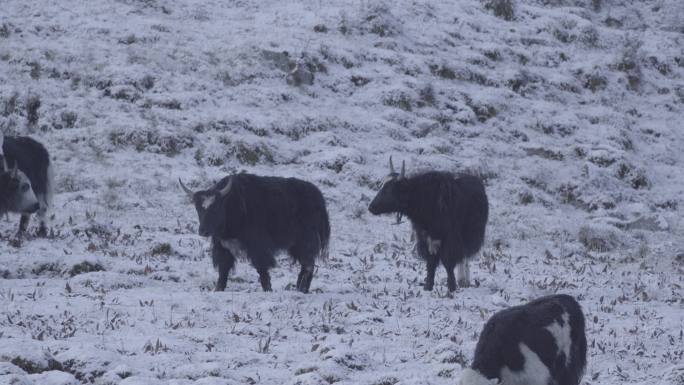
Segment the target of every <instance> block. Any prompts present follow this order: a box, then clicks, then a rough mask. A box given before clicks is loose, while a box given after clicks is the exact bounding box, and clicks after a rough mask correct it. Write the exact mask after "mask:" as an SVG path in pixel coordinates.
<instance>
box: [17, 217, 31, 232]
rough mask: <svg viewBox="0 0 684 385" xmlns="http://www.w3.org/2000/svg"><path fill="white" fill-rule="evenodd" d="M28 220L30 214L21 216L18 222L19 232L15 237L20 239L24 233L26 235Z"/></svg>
mask: <svg viewBox="0 0 684 385" xmlns="http://www.w3.org/2000/svg"><path fill="white" fill-rule="evenodd" d="M30 219H31V214H21V219H20V220H19V232H18V233H17V236H19V237H20V236H22V235H23V234H24V233H26V229H28V225H29V220H30Z"/></svg>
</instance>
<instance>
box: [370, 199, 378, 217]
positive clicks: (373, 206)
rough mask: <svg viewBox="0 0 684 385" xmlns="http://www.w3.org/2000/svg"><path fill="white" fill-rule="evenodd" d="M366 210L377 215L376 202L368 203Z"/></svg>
mask: <svg viewBox="0 0 684 385" xmlns="http://www.w3.org/2000/svg"><path fill="white" fill-rule="evenodd" d="M368 211H370V213H371V214H373V215H378V214H380V211H379V210H378V204H377V203H375V201H373V202H371V203H370V204H369V205H368Z"/></svg>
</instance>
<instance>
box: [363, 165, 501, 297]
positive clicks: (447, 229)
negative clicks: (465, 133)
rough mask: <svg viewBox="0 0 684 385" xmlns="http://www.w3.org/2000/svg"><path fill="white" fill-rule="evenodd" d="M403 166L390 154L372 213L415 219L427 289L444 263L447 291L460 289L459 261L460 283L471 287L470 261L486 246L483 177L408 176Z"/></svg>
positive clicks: (438, 173) (414, 224) (413, 221)
mask: <svg viewBox="0 0 684 385" xmlns="http://www.w3.org/2000/svg"><path fill="white" fill-rule="evenodd" d="M405 170H406V167H405V163H404V162H402V165H401V173H400V174H399V173H396V172H395V171H394V165H393V164H392V158H391V157H390V174H389V176H387V178H385V180H384V183H383V184H382V187H381V188H380V191H379V192H378V194H377V196H376V197H375V199H373V201H372V202H371V203H370V206H368V210H369V211H370V212H371V213H372V214H374V215H379V214H387V213H397V214H398V216H399V217H401V216H402V215H405V216H406V217H408V219H409V220H410V221H411V224H412V225H413V230H414V232H415V235H416V239H417V241H416V249H417V253H418V256H419V257H420V258H422V259H424V260H425V261H426V262H427V277H426V279H425V286H424V288H425V290H432V288H433V286H434V282H435V270H436V269H437V265H438V264H439V262H440V261H441V262H442V265H444V267H445V268H446V271H447V286H448V288H449V291H454V290H456V277H455V276H454V268H455V267H456V265H458V267H459V268H458V282H459V285H461V286H467V285H468V284H469V281H470V277H469V275H470V269H469V267H468V259H470V258H472V257H473V256H474V255H475V254H477V252H478V251H479V250H480V248H481V247H482V243H483V242H484V234H485V226H486V224H487V216H488V215H489V214H488V213H489V204H488V202H487V195H486V193H485V188H484V185H483V184H482V181H481V180H480V178H478V177H475V176H470V175H454V174H451V173H447V172H437V171H430V172H425V173H422V174H418V175H414V176H410V177H407V176H406V175H405Z"/></svg>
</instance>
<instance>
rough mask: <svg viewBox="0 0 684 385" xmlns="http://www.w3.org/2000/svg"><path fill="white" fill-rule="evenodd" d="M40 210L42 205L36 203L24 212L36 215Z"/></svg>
mask: <svg viewBox="0 0 684 385" xmlns="http://www.w3.org/2000/svg"><path fill="white" fill-rule="evenodd" d="M38 210H40V203H35V204H34V205H32V206H31V207H29V208H28V210H25V211H24V212H25V213H26V214H33V213H35V212H36V211H38Z"/></svg>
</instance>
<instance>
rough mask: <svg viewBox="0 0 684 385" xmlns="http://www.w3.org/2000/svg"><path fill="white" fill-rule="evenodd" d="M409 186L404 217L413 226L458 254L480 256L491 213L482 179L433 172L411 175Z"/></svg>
mask: <svg viewBox="0 0 684 385" xmlns="http://www.w3.org/2000/svg"><path fill="white" fill-rule="evenodd" d="M406 183H407V199H408V202H406V204H405V207H406V213H405V214H406V215H407V216H408V218H409V219H410V220H411V222H412V223H413V225H414V227H416V228H417V229H420V230H424V231H426V232H427V234H429V235H430V236H431V237H432V238H433V239H439V240H441V241H442V244H443V247H454V248H458V249H460V250H454V251H453V252H455V253H456V254H460V253H463V254H464V256H465V257H470V256H472V255H474V254H475V253H477V251H478V250H479V249H480V247H482V243H483V242H484V231H485V225H486V224H487V217H488V214H489V208H488V202H487V195H486V193H485V188H484V185H483V184H482V181H481V180H480V178H478V177H476V176H472V175H454V174H452V173H448V172H439V171H431V172H426V173H423V174H418V175H415V176H411V177H409V178H408V179H407V181H406ZM450 245H451V246H450Z"/></svg>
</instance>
